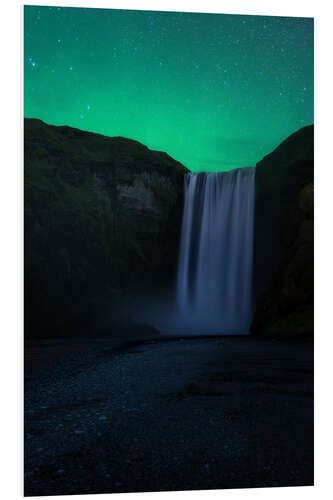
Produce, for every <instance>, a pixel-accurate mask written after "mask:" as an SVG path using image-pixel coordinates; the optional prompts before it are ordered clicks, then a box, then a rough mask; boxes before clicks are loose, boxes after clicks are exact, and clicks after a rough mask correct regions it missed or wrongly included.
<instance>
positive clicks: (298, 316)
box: [251, 126, 314, 335]
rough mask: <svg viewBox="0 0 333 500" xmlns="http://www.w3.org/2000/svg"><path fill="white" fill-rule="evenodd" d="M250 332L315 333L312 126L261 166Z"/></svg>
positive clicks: (288, 140) (259, 164)
mask: <svg viewBox="0 0 333 500" xmlns="http://www.w3.org/2000/svg"><path fill="white" fill-rule="evenodd" d="M255 213H256V216H255V235H254V269H253V276H254V296H255V311H254V318H253V322H252V325H251V331H252V333H255V334H265V335H302V334H304V335H309V334H312V333H313V221H314V211H313V126H309V127H305V128H303V129H301V130H299V131H298V132H296V133H295V134H293V135H292V136H290V137H289V138H288V139H287V140H286V141H284V142H283V143H282V144H280V146H279V147H278V148H277V149H276V150H275V151H273V153H271V154H270V155H268V156H266V157H265V158H264V159H263V160H262V161H261V162H259V163H258V164H257V169H256V208H255Z"/></svg>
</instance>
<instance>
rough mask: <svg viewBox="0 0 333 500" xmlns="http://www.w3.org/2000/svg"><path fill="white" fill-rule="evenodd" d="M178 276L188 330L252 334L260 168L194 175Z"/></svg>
mask: <svg viewBox="0 0 333 500" xmlns="http://www.w3.org/2000/svg"><path fill="white" fill-rule="evenodd" d="M184 184H185V186H184V189H185V193H184V194H185V201H184V212H183V222H182V233H181V245H180V255H179V266H178V280H177V302H178V311H179V316H178V321H179V328H180V330H181V331H182V332H183V334H193V335H198V334H199V335H210V334H222V335H223V334H224V335H227V334H246V333H249V327H250V322H251V316H252V255H253V224H254V192H255V167H246V168H240V169H237V170H232V171H229V172H219V173H215V172H209V173H189V174H186V175H185V181H184Z"/></svg>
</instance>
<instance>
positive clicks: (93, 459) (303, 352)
mask: <svg viewBox="0 0 333 500" xmlns="http://www.w3.org/2000/svg"><path fill="white" fill-rule="evenodd" d="M312 484H313V343H311V342H310V341H288V342H286V341H285V342H282V341H273V340H258V339H254V338H250V337H235V338H232V337H225V338H223V337H220V338H213V339H210V338H207V339H203V338H198V339H187V340H168V341H159V342H151V343H142V344H141V345H136V346H132V347H126V348H115V347H107V346H102V347H94V348H92V349H90V350H86V351H84V352H77V353H72V354H70V355H66V356H64V357H63V358H61V359H59V360H58V361H57V362H55V363H54V364H51V365H49V366H43V367H42V368H41V369H39V370H36V371H33V372H28V373H26V376H25V495H26V496H35V495H36V496H37V495H59V494H62V495H65V494H83V493H112V492H139V491H140V492H142V491H165V490H190V489H215V488H244V487H264V486H296V485H312Z"/></svg>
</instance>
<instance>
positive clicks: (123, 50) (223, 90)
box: [24, 6, 313, 171]
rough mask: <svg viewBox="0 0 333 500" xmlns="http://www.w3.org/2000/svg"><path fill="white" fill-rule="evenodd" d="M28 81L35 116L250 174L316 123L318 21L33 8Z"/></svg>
mask: <svg viewBox="0 0 333 500" xmlns="http://www.w3.org/2000/svg"><path fill="white" fill-rule="evenodd" d="M24 81H25V88H24V92H25V98H24V107H25V113H24V114H25V116H26V117H30V118H40V119H41V120H43V121H45V122H46V123H49V124H52V125H69V126H71V127H76V128H80V129H82V130H88V131H92V132H98V133H101V134H104V135H108V136H124V137H129V138H131V139H136V140H139V141H140V142H142V143H144V144H145V145H147V146H148V147H150V148H152V149H158V150H163V151H166V152H167V153H168V154H170V155H171V156H172V157H173V158H175V159H177V160H179V161H181V162H182V163H184V164H185V165H186V166H187V167H188V168H190V169H191V170H194V171H198V170H199V171H210V170H215V171H223V170H229V169H232V168H238V167H242V166H251V165H255V164H256V163H257V162H258V161H259V160H260V159H261V158H262V157H263V156H264V155H265V154H267V153H270V152H271V151H272V150H273V149H274V148H275V147H276V146H277V145H278V144H279V143H280V142H281V141H282V140H283V139H285V138H286V137H287V136H288V135H290V134H291V133H292V132H294V131H296V130H297V129H299V128H301V127H302V126H304V125H309V124H311V123H313V20H312V19H305V18H287V17H266V16H241V15H237V16H236V15H221V14H188V13H166V12H147V11H125V10H106V9H89V8H68V7H64V8H59V7H41V6H25V8H24Z"/></svg>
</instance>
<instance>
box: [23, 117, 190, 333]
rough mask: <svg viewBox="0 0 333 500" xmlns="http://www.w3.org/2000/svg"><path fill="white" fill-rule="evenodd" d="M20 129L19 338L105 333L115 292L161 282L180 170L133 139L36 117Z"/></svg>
mask: <svg viewBox="0 0 333 500" xmlns="http://www.w3.org/2000/svg"><path fill="white" fill-rule="evenodd" d="M24 138H25V150H24V154H25V301H26V302H25V327H26V329H25V332H26V338H30V337H38V336H39V337H50V336H60V337H63V336H66V335H78V336H83V335H88V334H89V333H91V331H94V334H95V335H96V334H98V333H100V334H102V333H105V334H112V333H114V332H113V331H112V330H113V329H114V328H115V327H117V324H118V323H117V321H118V320H119V304H118V301H119V300H122V299H123V298H124V296H125V297H126V295H128V294H130V293H132V292H133V291H137V290H138V289H139V290H140V289H145V287H147V286H148V284H149V287H151V288H152V289H155V288H156V289H159V288H163V287H164V286H165V287H167V286H170V281H171V280H172V278H173V276H174V273H175V271H176V263H177V253H178V245H179V235H180V223H181V212H182V204H183V175H184V172H186V171H187V170H186V168H185V167H184V166H183V165H181V164H180V163H178V162H176V161H175V160H173V159H172V158H170V157H169V156H168V155H167V154H165V153H162V152H158V151H151V150H149V149H148V148H147V147H145V146H144V145H142V144H140V143H139V142H136V141H132V140H130V139H124V138H121V137H118V138H108V137H103V136H100V135H97V134H91V133H87V132H83V131H80V130H77V129H72V128H70V127H54V126H49V125H46V124H45V123H43V122H42V121H40V120H30V119H26V120H25V137H24ZM136 293H138V292H136ZM103 304H104V305H103ZM114 311H116V312H115V315H113V312H114ZM96 318H102V319H103V321H105V324H103V325H101V324H100V323H98V324H96ZM98 321H99V319H98ZM99 330H100V331H99Z"/></svg>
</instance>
